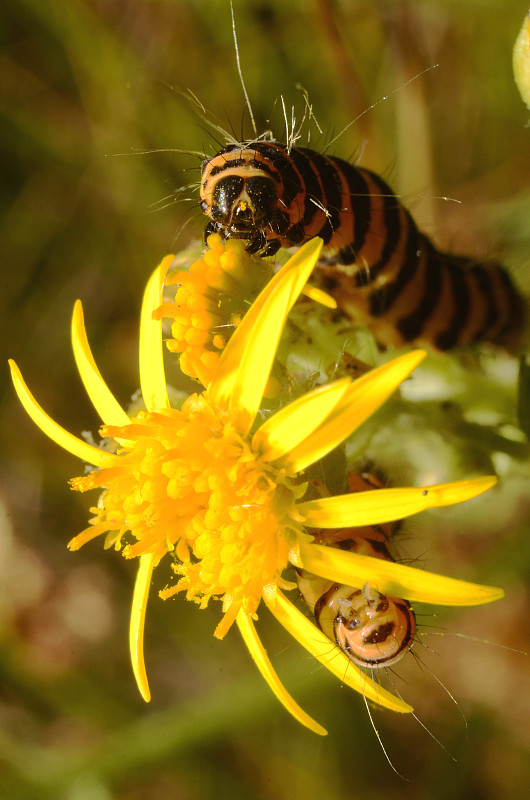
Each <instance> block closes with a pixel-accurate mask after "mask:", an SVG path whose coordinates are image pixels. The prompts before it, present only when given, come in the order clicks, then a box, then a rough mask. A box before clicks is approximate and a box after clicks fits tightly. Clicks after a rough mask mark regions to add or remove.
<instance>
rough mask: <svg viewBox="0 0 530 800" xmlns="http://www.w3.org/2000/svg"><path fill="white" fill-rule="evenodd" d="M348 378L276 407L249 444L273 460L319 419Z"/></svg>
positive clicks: (321, 418) (320, 419) (318, 423)
mask: <svg viewBox="0 0 530 800" xmlns="http://www.w3.org/2000/svg"><path fill="white" fill-rule="evenodd" d="M350 384H351V381H350V379H349V378H344V379H343V380H340V381H335V382H334V383H330V384H327V385H326V386H319V387H318V388H317V389H314V390H313V391H312V392H308V393H307V394H305V395H304V396H303V397H300V398H299V399H298V400H294V401H293V402H292V403H289V405H287V406H285V407H284V408H282V409H281V411H277V412H276V414H274V415H273V416H272V417H269V419H268V420H267V421H266V422H264V423H263V425H262V426H261V427H260V428H259V430H258V431H257V432H256V434H255V435H254V438H253V440H252V446H253V448H254V449H255V450H258V449H259V450H260V452H262V453H263V455H264V456H265V458H267V459H268V460H269V461H273V460H274V459H276V458H281V457H282V456H284V455H285V454H286V453H289V451H290V450H292V449H293V448H294V447H296V446H297V445H298V444H299V443H300V442H301V441H303V440H304V439H306V438H307V437H308V436H309V434H311V433H312V432H313V431H314V430H315V428H318V426H319V425H320V424H321V423H322V421H323V420H324V419H326V417H327V416H329V414H330V413H331V411H332V410H333V408H334V406H335V405H336V404H337V403H338V402H339V400H340V399H341V397H342V396H343V395H344V393H345V391H346V390H347V389H348V387H349V386H350Z"/></svg>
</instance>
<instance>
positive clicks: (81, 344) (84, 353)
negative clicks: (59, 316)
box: [72, 300, 129, 425]
mask: <svg viewBox="0 0 530 800" xmlns="http://www.w3.org/2000/svg"><path fill="white" fill-rule="evenodd" d="M72 346H73V348H74V357H75V362H76V364H77V368H78V370H79V374H80V375H81V380H82V381H83V384H84V386H85V389H86V390H87V393H88V396H89V397H90V399H91V401H92V403H93V404H94V408H95V409H96V411H97V412H98V414H99V416H100V417H101V419H102V420H103V422H105V423H106V424H107V425H128V424H129V417H128V416H127V414H126V413H125V411H124V410H123V408H122V407H121V406H120V404H119V403H118V401H117V400H116V398H115V397H114V395H113V394H112V392H111V391H110V389H109V387H108V386H107V384H106V383H105V381H104V380H103V378H102V377H101V373H100V371H99V369H98V368H97V365H96V362H95V361H94V357H93V355H92V352H91V350H90V345H89V344H88V339H87V335H86V330H85V323H84V320H83V307H82V305H81V301H80V300H77V302H76V304H75V306H74V313H73V316H72Z"/></svg>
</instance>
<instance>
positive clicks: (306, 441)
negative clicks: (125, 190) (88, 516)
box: [11, 240, 503, 734]
mask: <svg viewBox="0 0 530 800" xmlns="http://www.w3.org/2000/svg"><path fill="white" fill-rule="evenodd" d="M320 248H321V242H320V240H313V241H311V242H309V243H308V244H306V245H305V246H304V247H302V248H301V249H300V250H299V251H298V252H297V253H296V255H294V256H293V257H292V258H291V259H290V260H289V261H288V262H287V263H286V264H285V265H284V267H283V268H282V269H281V270H280V271H279V272H278V273H277V274H276V275H275V276H274V278H273V279H272V280H271V281H270V283H269V284H268V285H267V286H266V287H265V289H264V290H263V291H262V292H261V294H260V295H259V297H258V298H257V299H256V301H255V302H254V303H253V305H252V306H251V307H250V309H249V311H248V312H247V314H246V315H245V317H244V318H243V320H242V322H241V323H240V325H239V326H238V328H237V329H236V331H235V333H234V334H233V336H232V338H231V339H230V342H229V343H228V345H227V347H226V348H225V349H224V350H223V352H222V355H221V357H220V359H219V364H218V367H217V371H216V372H215V374H214V377H213V378H212V380H211V382H210V383H209V385H208V388H207V390H206V391H204V392H203V393H201V394H198V395H192V396H191V397H189V398H188V400H187V401H186V402H185V403H184V405H183V406H182V408H181V410H176V409H173V408H171V407H170V404H169V400H168V394H167V386H166V380H165V373H164V366H163V352H162V337H161V323H160V321H159V320H157V319H153V316H152V311H153V309H154V308H155V307H156V306H157V305H158V303H159V299H160V293H161V290H162V286H163V280H164V274H165V270H166V269H167V267H168V265H169V262H170V260H171V259H165V260H164V261H163V262H162V264H161V265H160V266H159V267H158V268H157V269H156V270H155V272H154V274H153V276H152V277H151V279H150V281H149V283H148V285H147V288H146V291H145V295H144V300H143V306H142V316H141V325H140V383H141V389H142V393H143V397H144V401H145V405H146V409H147V410H146V411H145V412H141V413H139V414H138V415H137V416H136V417H134V418H132V419H130V418H129V417H128V415H127V414H126V413H125V411H124V410H123V409H122V407H121V406H120V405H119V404H118V402H117V400H116V399H115V398H114V396H113V395H112V394H111V392H110V390H109V389H108V387H107V385H106V383H105V382H104V380H103V378H102V376H101V374H100V372H99V370H98V368H97V366H96V364H95V362H94V359H93V357H92V354H91V351H90V348H89V345H88V342H87V338H86V334H85V329H84V324H83V316H82V311H81V305H80V303H79V302H78V303H76V306H75V309H74V317H73V325H72V341H73V348H74V355H75V359H76V362H77V366H78V369H79V372H80V374H81V377H82V380H83V382H84V384H85V387H86V389H87V392H88V394H89V396H90V398H91V400H92V401H93V403H94V405H95V407H96V409H97V411H98V412H99V414H100V416H101V417H102V419H103V421H104V422H105V425H104V427H103V428H102V431H101V433H102V435H103V436H112V437H114V438H115V439H116V442H117V445H118V450H117V452H116V453H110V452H108V451H105V450H102V449H99V448H97V447H94V446H93V445H91V444H89V443H87V442H85V441H82V440H81V439H78V438H77V437H75V436H73V435H72V434H70V433H68V432H67V431H65V430H64V429H63V428H62V427H60V426H59V425H58V424H57V423H56V422H54V421H53V420H52V419H50V417H48V415H47V414H46V413H45V412H44V411H43V410H42V408H41V407H40V406H39V405H38V404H37V402H36V400H35V399H34V398H33V396H32V395H31V394H30V392H29V390H28V388H27V387H26V385H25V383H24V382H23V380H22V377H21V375H20V372H19V371H18V369H17V367H16V365H14V364H13V363H12V364H11V367H12V373H13V380H14V384H15V387H16V390H17V393H18V395H19V398H20V400H21V402H22V403H23V405H24V407H25V408H26V410H27V412H28V414H29V415H30V416H31V417H32V418H33V420H34V421H35V422H36V423H37V425H38V426H39V427H40V428H41V429H42V430H43V431H44V432H45V433H46V434H47V435H48V436H50V437H51V438H52V439H54V440H55V441H56V442H57V443H58V444H60V445H61V446H62V447H64V448H65V449H66V450H68V451H70V452H71V453H73V454H74V455H76V456H78V457H79V458H81V459H83V460H84V461H87V462H89V463H90V464H92V465H93V466H94V467H96V468H97V469H95V470H94V471H92V472H91V473H90V474H89V475H85V476H84V477H81V478H76V479H74V481H73V485H74V488H76V489H80V490H86V489H90V488H93V487H99V488H103V492H102V494H101V496H100V498H99V502H98V506H97V508H95V509H93V511H94V514H95V517H94V519H93V520H91V524H90V526H89V528H87V529H86V530H85V531H83V532H82V533H81V534H79V535H78V536H76V537H75V538H74V539H73V540H72V541H71V542H70V547H71V548H72V549H76V548H78V547H80V546H81V545H82V544H84V543H85V542H86V541H88V540H89V539H91V538H93V537H95V536H98V535H99V534H104V535H105V536H106V543H107V546H109V545H110V544H113V545H114V546H115V547H116V548H118V549H121V550H122V553H123V555H124V556H125V557H126V558H133V557H138V558H139V569H138V576H137V579H136V584H135V590H134V596H133V604H132V613H131V626H130V647H131V657H132V663H133V669H134V673H135V677H136V680H137V682H138V686H139V689H140V691H141V693H142V695H143V697H144V698H145V699H146V700H148V699H149V688H148V683H147V677H146V672H145V666H144V656H143V630H144V621H145V610H146V604H147V596H148V592H149V585H150V581H151V575H152V571H153V569H154V567H156V565H157V564H158V563H159V562H160V559H161V558H163V557H164V556H165V555H166V554H167V553H172V557H173V559H174V561H175V562H176V564H177V566H176V572H177V575H178V578H177V582H176V584H175V586H173V587H170V588H169V589H166V590H165V591H164V592H163V593H162V594H163V595H164V596H169V595H171V594H173V593H175V592H179V591H185V592H186V595H187V597H188V599H190V600H193V601H195V602H197V603H199V604H200V605H201V606H205V605H206V604H207V603H208V601H209V599H210V598H215V599H219V600H221V601H222V610H223V617H222V619H221V621H220V623H219V625H218V627H217V629H216V635H217V636H220V637H221V636H223V635H224V634H225V633H226V631H227V630H228V628H229V627H230V625H231V624H232V622H233V621H236V624H237V625H238V627H239V630H240V632H241V634H242V636H243V638H244V641H245V643H246V644H247V646H248V648H249V651H250V653H251V655H252V657H253V658H254V660H255V662H256V664H257V666H258V668H259V669H260V671H261V673H262V675H263V676H264V678H265V679H266V681H267V682H268V684H269V686H270V687H271V689H272V691H273V692H274V693H275V695H276V696H277V697H278V698H279V700H280V701H281V702H282V703H283V704H284V705H285V707H286V708H287V709H288V710H289V711H290V712H291V713H292V714H293V715H294V716H295V717H296V718H297V719H298V720H299V721H300V722H301V723H302V724H303V725H306V726H307V727H308V728H310V729H311V730H313V731H315V732H316V733H320V734H323V733H325V730H324V729H323V728H322V727H321V726H320V725H319V724H318V723H316V722H315V721H314V720H313V719H311V717H309V716H308V715H307V714H306V713H305V712H304V711H303V710H302V709H301V708H300V707H299V706H298V705H297V703H296V702H295V701H294V700H293V698H292V697H291V696H290V695H289V694H288V693H287V691H286V690H285V688H284V687H283V685H282V684H281V682H280V681H279V679H278V677H277V675H276V673H275V671H274V669H273V667H272V665H271V663H270V661H269V659H268V657H267V654H266V652H265V650H264V648H263V646H262V645H261V642H260V640H259V638H258V635H257V633H256V629H255V626H254V620H255V619H256V611H257V609H258V606H259V605H260V602H261V600H263V601H264V603H265V605H266V606H267V607H268V608H269V609H270V611H271V612H272V614H273V615H274V616H275V617H276V618H277V619H278V620H279V622H280V623H281V624H282V625H283V626H284V627H285V628H286V629H287V630H288V631H289V632H290V633H291V634H292V635H293V636H294V637H295V638H296V639H297V640H298V641H299V642H300V644H301V645H302V646H303V647H305V648H306V649H307V650H308V651H309V652H310V653H311V654H312V655H313V656H315V658H317V659H318V660H319V661H320V662H321V663H322V664H323V665H324V666H325V667H326V668H327V669H329V670H331V672H333V673H334V674H335V675H336V676H337V677H338V678H339V679H340V680H341V682H342V683H345V684H347V685H348V686H350V687H352V688H353V689H355V690H357V691H359V692H362V693H363V695H364V696H365V697H366V698H368V699H369V700H372V701H374V702H377V703H379V704H381V705H383V706H386V707H387V708H390V709H392V710H394V711H400V712H408V711H411V710H412V709H411V707H410V706H409V705H408V704H407V703H405V702H403V701H402V700H401V699H398V698H397V697H394V696H393V695H392V694H391V693H390V692H388V691H386V690H385V689H383V688H382V687H380V686H378V685H376V684H375V683H374V682H373V681H371V680H370V678H369V676H367V675H366V674H365V673H364V672H363V671H362V670H360V669H358V668H357V667H356V666H355V665H354V664H353V663H352V662H351V661H350V660H349V659H348V658H347V656H346V655H345V654H344V653H343V652H342V651H341V650H339V649H338V648H333V647H332V646H331V647H330V640H329V639H328V638H327V637H326V636H325V635H324V634H323V633H322V632H321V631H320V630H319V629H318V628H317V627H316V626H315V625H314V624H313V623H312V622H310V621H309V620H308V619H307V618H306V616H305V615H304V614H303V613H302V612H301V611H299V610H298V609H297V608H296V607H295V606H294V605H293V604H292V603H291V602H290V601H289V600H288V599H287V597H286V596H285V594H284V592H283V591H282V590H284V589H289V588H291V587H292V584H290V583H288V582H287V581H286V580H285V579H284V577H283V573H284V571H285V569H286V568H287V567H288V566H289V564H292V565H294V566H295V567H299V568H303V569H305V570H307V571H308V572H311V573H314V574H316V575H319V576H321V577H324V578H327V579H330V580H333V581H336V582H338V583H344V584H347V585H352V586H358V587H359V588H361V587H363V586H365V584H367V583H368V584H369V585H370V587H372V588H373V589H375V590H376V591H379V592H381V593H383V594H387V595H392V596H397V597H405V598H408V599H410V600H412V601H414V600H418V601H426V602H431V603H442V604H447V605H475V604H480V603H486V602H490V601H492V600H496V599H498V598H500V597H501V596H502V594H503V593H502V590H500V589H495V588H491V587H486V586H479V585H476V584H471V583H466V582H464V581H460V580H454V579H451V578H446V577H442V576H439V575H434V574H432V573H428V572H423V571H421V570H418V569H415V568H412V567H408V566H404V565H402V564H395V563H393V562H387V561H383V560H381V559H377V558H372V557H369V556H362V555H357V554H355V553H349V552H343V551H341V550H338V549H335V548H333V547H326V546H323V545H319V544H316V543H314V542H313V540H312V537H311V536H310V534H309V533H308V530H307V529H308V528H343V527H345V526H361V525H374V524H377V523H383V522H386V521H390V520H394V519H400V518H402V517H405V516H408V515H409V514H414V513H417V512H418V511H421V510H422V509H425V508H429V507H433V506H442V505H447V504H451V503H457V502H461V501H463V500H467V499H468V498H471V497H474V496H475V495H477V494H480V493H481V492H483V491H485V490H486V489H488V488H489V487H490V486H492V485H493V484H494V483H495V479H494V478H478V479H475V480H469V481H461V482H458V483H449V484H443V485H439V486H430V487H426V488H411V489H380V490H378V491H377V492H374V491H367V492H355V493H352V494H346V495H342V496H338V497H325V498H319V499H306V498H305V497H304V494H305V491H306V484H305V483H304V482H303V478H302V477H300V473H302V474H303V471H304V469H305V468H306V467H308V466H309V465H310V464H312V463H314V462H315V461H317V460H318V459H320V458H322V457H323V456H325V455H326V454H327V453H328V452H330V451H331V450H332V449H333V448H335V447H336V446H337V445H338V444H340V443H341V442H342V441H343V440H344V439H345V438H346V437H347V436H349V435H350V434H351V433H352V432H353V431H354V430H355V429H356V428H357V427H358V426H359V425H360V424H361V423H362V422H363V420H365V419H366V418H367V417H368V416H369V415H370V414H371V413H372V412H373V411H374V410H375V409H377V408H378V407H379V406H380V405H381V403H383V402H384V401H385V399H386V398H387V397H388V396H389V395H390V394H392V392H393V391H394V390H395V389H396V388H397V387H398V385H399V384H400V383H401V381H402V380H403V379H404V378H405V377H407V375H409V373H410V372H411V371H412V370H413V369H414V368H415V366H416V365H417V364H418V362H419V361H421V359H422V358H423V357H424V355H425V354H424V352H423V351H417V352H414V353H409V354H407V355H404V356H401V357H400V358H396V359H395V360H393V361H391V362H389V363H387V364H385V365H383V366H382V367H379V368H377V369H374V370H372V371H371V372H369V373H368V374H366V375H363V376H362V377H361V378H359V379H358V380H356V381H355V382H353V383H352V382H351V381H350V380H349V379H348V378H345V379H343V380H339V381H336V382H334V383H331V384H329V385H324V386H320V387H318V388H316V389H314V390H313V391H311V392H308V393H307V394H305V395H304V396H302V397H300V398H298V399H297V400H295V401H293V402H291V403H290V404H289V405H287V406H285V407H284V408H282V409H281V410H280V411H278V412H276V413H275V414H274V415H272V416H269V417H268V419H266V420H265V421H262V420H261V416H260V415H258V412H259V408H260V404H261V400H262V395H263V391H264V387H265V385H266V383H267V380H268V377H269V374H270V370H271V368H272V364H273V361H274V358H275V354H276V349H277V346H278V342H279V339H280V336H281V333H282V329H283V326H284V323H285V320H286V317H287V315H288V313H289V311H290V309H291V307H292V306H293V304H294V302H295V301H296V299H297V297H298V295H299V294H300V292H301V291H302V289H303V287H304V284H305V282H306V280H307V278H308V276H309V275H310V273H311V270H312V269H313V266H314V265H315V263H316V261H317V258H318V255H319V252H320Z"/></svg>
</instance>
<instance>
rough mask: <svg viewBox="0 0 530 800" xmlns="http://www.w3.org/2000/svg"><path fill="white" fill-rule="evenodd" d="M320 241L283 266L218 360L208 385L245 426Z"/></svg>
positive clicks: (215, 398)
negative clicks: (241, 417)
mask: <svg viewBox="0 0 530 800" xmlns="http://www.w3.org/2000/svg"><path fill="white" fill-rule="evenodd" d="M321 248H322V240H321V239H312V240H311V241H310V242H307V244H305V245H304V246H303V247H301V248H300V250H298V252H297V253H296V254H295V255H294V256H292V258H290V259H289V261H288V262H287V263H286V264H284V266H283V267H282V269H281V270H280V271H279V272H278V273H277V274H276V275H275V276H274V278H273V279H272V280H271V281H269V283H268V284H267V286H266V287H265V289H263V291H262V292H261V294H260V295H259V296H258V297H257V299H256V300H255V301H254V303H253V304H252V306H251V307H250V308H249V310H248V311H247V313H246V314H245V316H244V317H243V320H242V322H241V324H240V325H239V326H238V328H237V329H236V331H235V332H234V334H233V336H232V338H231V339H230V341H229V343H228V345H227V346H226V348H225V349H224V351H223V353H222V355H221V358H220V360H219V366H218V368H217V372H216V374H215V376H214V379H213V380H212V382H211V384H210V387H209V394H210V397H211V399H212V401H213V402H214V403H215V404H216V405H217V406H219V408H240V409H242V410H243V411H245V412H246V416H247V427H248V428H250V425H251V424H252V422H253V420H254V417H255V415H256V413H257V410H258V408H259V405H260V403H261V398H262V396H263V391H264V389H265V385H266V383H267V380H268V378H269V374H270V370H271V367H272V363H273V361H274V356H275V355H276V349H277V347H278V342H279V340H280V337H281V334H282V330H283V326H284V323H285V320H286V318H287V315H288V313H289V311H290V310H291V308H292V306H293V305H294V303H295V301H296V299H297V298H298V296H299V294H300V292H301V291H302V289H303V287H304V285H305V283H306V281H307V279H308V277H309V275H310V274H311V271H312V270H313V268H314V266H315V264H316V262H317V259H318V256H319V254H320V250H321Z"/></svg>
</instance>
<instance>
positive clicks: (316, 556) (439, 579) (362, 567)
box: [300, 543, 504, 606]
mask: <svg viewBox="0 0 530 800" xmlns="http://www.w3.org/2000/svg"><path fill="white" fill-rule="evenodd" d="M300 558H301V561H302V564H303V565H304V569H306V570H307V571H308V572H312V573H313V574H314V575H319V576H320V577H322V578H327V579H329V580H332V581H334V582H336V583H343V584H345V585H346V586H356V587H358V588H359V589H360V588H362V587H363V586H364V585H365V583H368V584H369V585H370V587H371V588H372V589H375V590H376V591H378V592H380V593H381V594H386V595H390V596H392V597H404V598H406V599H407V600H411V601H418V602H422V603H437V604H439V605H445V606H478V605H482V604H483V603H491V602H492V601H493V600H500V598H501V597H503V596H504V592H503V590H502V589H497V588H496V587H494V586H482V585H480V584H477V583H468V582H467V581H460V580H456V579H454V578H446V577H444V576H443V575H436V574H435V573H433V572H426V571H424V570H421V569H417V568H416V567H407V566H405V565H404V564H395V563H394V562H392V561H385V560H384V559H381V558H372V557H371V556H361V555H357V554H356V553H349V552H346V551H344V550H338V549H337V548H335V547H326V546H323V545H319V544H303V543H302V544H301V545H300Z"/></svg>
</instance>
